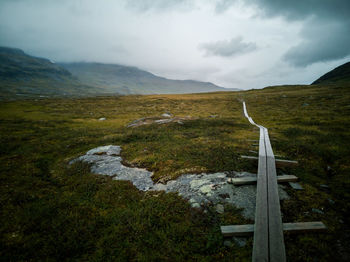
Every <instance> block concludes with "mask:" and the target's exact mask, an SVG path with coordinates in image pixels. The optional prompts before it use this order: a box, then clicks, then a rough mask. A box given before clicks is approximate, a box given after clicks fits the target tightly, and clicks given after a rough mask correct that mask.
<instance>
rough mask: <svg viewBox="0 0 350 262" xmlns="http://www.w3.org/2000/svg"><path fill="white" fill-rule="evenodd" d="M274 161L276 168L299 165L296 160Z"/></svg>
mask: <svg viewBox="0 0 350 262" xmlns="http://www.w3.org/2000/svg"><path fill="white" fill-rule="evenodd" d="M275 161H276V165H277V166H278V167H284V166H295V165H298V164H299V162H298V161H296V160H286V159H275Z"/></svg>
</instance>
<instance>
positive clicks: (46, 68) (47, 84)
mask: <svg viewBox="0 0 350 262" xmlns="http://www.w3.org/2000/svg"><path fill="white" fill-rule="evenodd" d="M0 92H1V94H0V97H1V98H4V97H16V96H33V95H46V96H57V95H59V96H61V95H79V94H81V93H86V94H92V93H94V92H96V90H95V88H94V87H90V86H86V85H83V84H81V83H80V82H79V81H78V80H77V78H75V77H74V76H73V75H72V74H71V73H70V72H69V71H68V70H66V69H64V68H63V67H61V66H59V65H57V64H55V63H53V62H51V61H50V60H48V59H45V58H38V57H34V56H30V55H27V54H26V53H24V52H23V51H22V50H20V49H15V48H8V47H0Z"/></svg>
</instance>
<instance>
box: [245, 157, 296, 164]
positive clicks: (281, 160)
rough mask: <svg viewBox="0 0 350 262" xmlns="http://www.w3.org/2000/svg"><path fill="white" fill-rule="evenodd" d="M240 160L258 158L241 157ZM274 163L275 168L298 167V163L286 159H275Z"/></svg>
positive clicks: (255, 158) (254, 158)
mask: <svg viewBox="0 0 350 262" xmlns="http://www.w3.org/2000/svg"><path fill="white" fill-rule="evenodd" d="M241 158H244V159H250V160H259V158H258V157H256V156H245V155H241ZM275 161H276V165H277V166H291V165H298V164H299V162H298V161H296V160H287V159H278V158H276V159H275Z"/></svg>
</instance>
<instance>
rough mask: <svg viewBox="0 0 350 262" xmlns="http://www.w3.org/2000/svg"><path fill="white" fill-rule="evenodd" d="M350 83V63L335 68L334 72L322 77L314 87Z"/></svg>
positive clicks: (314, 83)
mask: <svg viewBox="0 0 350 262" xmlns="http://www.w3.org/2000/svg"><path fill="white" fill-rule="evenodd" d="M339 82H343V83H350V62H347V63H345V64H343V65H341V66H338V67H336V68H334V69H333V70H332V71H329V72H328V73H326V74H324V75H323V76H321V77H320V78H319V79H317V80H316V81H314V82H313V83H312V85H316V84H332V83H339Z"/></svg>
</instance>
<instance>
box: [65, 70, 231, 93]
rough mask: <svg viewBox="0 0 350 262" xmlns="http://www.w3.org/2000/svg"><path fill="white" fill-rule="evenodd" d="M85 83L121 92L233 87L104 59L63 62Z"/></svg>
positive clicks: (198, 91)
mask: <svg viewBox="0 0 350 262" xmlns="http://www.w3.org/2000/svg"><path fill="white" fill-rule="evenodd" d="M60 65H61V66H62V67H64V68H65V69H67V70H69V71H70V72H71V73H72V74H73V75H75V76H77V78H78V79H79V80H80V81H81V82H82V83H84V84H88V85H93V86H95V87H99V88H101V89H102V90H104V92H111V93H112V92H118V93H122V94H175V93H181V94H183V93H203V92H215V91H234V90H233V89H225V88H223V87H219V86H216V85H214V84H212V83H207V82H199V81H194V80H171V79H167V78H164V77H159V76H156V75H153V74H151V73H149V72H147V71H144V70H141V69H138V68H136V67H130V66H123V65H117V64H101V63H61V64H60Z"/></svg>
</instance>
